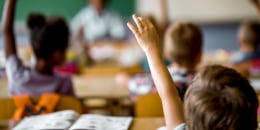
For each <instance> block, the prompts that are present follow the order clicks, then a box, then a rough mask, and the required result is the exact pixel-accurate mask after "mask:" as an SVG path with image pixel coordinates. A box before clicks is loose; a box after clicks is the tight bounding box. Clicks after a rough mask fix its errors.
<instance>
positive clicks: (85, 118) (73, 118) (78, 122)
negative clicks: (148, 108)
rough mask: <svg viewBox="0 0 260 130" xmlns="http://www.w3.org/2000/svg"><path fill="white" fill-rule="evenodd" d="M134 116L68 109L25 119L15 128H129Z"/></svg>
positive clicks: (70, 129) (21, 129)
mask: <svg viewBox="0 0 260 130" xmlns="http://www.w3.org/2000/svg"><path fill="white" fill-rule="evenodd" d="M132 120H133V118H132V117H115V116H105V115H95V114H84V115H79V114H78V113H76V112H74V111H71V110H66V111H60V112H55V113H52V114H47V115H38V116H31V117H27V118H25V119H23V120H22V121H21V122H20V123H19V124H18V125H17V126H16V127H15V128H14V129H13V130H43V129H48V130H55V129H56V130H57V129H59V130H79V129H80V130H128V129H129V127H130V125H131V123H132Z"/></svg>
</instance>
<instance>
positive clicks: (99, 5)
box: [87, 0, 108, 11]
mask: <svg viewBox="0 0 260 130" xmlns="http://www.w3.org/2000/svg"><path fill="white" fill-rule="evenodd" d="M87 2H88V3H89V4H90V5H92V6H94V7H95V8H96V9H97V10H98V11H102V10H103V9H104V8H105V7H106V5H107V2H108V0H87Z"/></svg>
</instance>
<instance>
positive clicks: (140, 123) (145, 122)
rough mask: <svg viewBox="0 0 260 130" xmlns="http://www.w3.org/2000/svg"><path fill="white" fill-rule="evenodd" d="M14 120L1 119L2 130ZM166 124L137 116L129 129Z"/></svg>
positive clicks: (8, 128) (142, 129)
mask: <svg viewBox="0 0 260 130" xmlns="http://www.w3.org/2000/svg"><path fill="white" fill-rule="evenodd" d="M14 125H15V123H14V122H12V121H0V130H11V129H12V127H13V126H14ZM164 125H165V122H164V119H163V118H135V119H134V120H133V122H132V124H131V126H130V129H129V130H156V129H158V128H160V127H162V126H164Z"/></svg>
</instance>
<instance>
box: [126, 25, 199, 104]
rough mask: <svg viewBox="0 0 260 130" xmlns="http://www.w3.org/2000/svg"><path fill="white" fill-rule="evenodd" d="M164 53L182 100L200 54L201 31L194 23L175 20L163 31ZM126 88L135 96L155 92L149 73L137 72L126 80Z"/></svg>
mask: <svg viewBox="0 0 260 130" xmlns="http://www.w3.org/2000/svg"><path fill="white" fill-rule="evenodd" d="M164 41H165V44H164V53H165V55H166V57H167V58H168V59H169V61H170V62H171V63H170V65H169V66H168V70H169V72H170V74H171V77H172V79H173V80H174V81H175V85H176V87H177V90H178V92H179V95H180V97H181V99H182V100H183V98H184V94H185V92H186V90H187V88H188V85H189V84H190V83H191V81H192V79H193V77H194V75H195V73H196V68H197V65H198V64H199V63H200V60H201V56H202V46H203V41H202V32H201V30H200V29H199V27H197V26H196V25H194V24H191V23H185V22H176V23H174V24H173V25H171V26H170V27H169V28H168V29H167V31H166V33H165V39H164ZM127 86H128V88H129V90H130V92H131V93H132V95H133V97H134V98H135V97H136V96H138V95H142V94H147V93H153V92H156V89H155V87H154V86H155V84H154V82H153V79H152V77H151V75H150V74H149V73H145V74H137V75H135V76H133V77H132V78H130V80H128V85H127Z"/></svg>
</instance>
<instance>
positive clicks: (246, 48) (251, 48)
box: [240, 44, 256, 52]
mask: <svg viewBox="0 0 260 130" xmlns="http://www.w3.org/2000/svg"><path fill="white" fill-rule="evenodd" d="M240 50H241V51H242V52H254V51H255V50H256V48H253V47H250V46H246V45H243V44H241V47H240Z"/></svg>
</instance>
